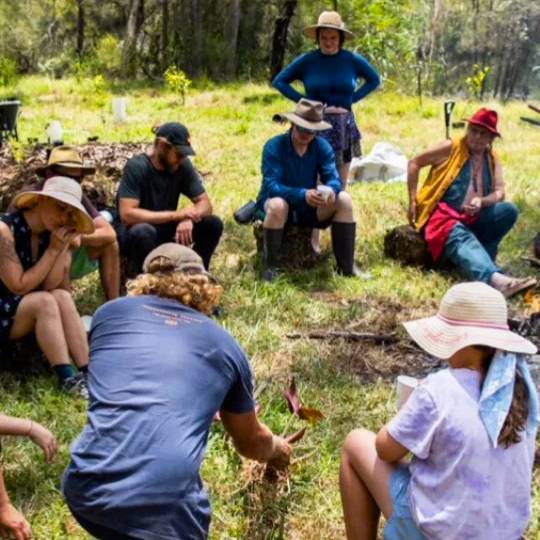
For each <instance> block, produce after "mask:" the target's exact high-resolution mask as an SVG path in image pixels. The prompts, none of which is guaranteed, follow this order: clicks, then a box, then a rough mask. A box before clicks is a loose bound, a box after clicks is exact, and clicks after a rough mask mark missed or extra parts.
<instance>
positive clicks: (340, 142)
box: [272, 11, 380, 187]
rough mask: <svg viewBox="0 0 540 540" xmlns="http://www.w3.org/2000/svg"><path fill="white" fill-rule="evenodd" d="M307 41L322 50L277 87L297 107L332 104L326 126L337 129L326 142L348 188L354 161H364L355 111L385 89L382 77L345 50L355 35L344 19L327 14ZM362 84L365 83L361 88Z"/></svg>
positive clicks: (299, 61) (288, 71)
mask: <svg viewBox="0 0 540 540" xmlns="http://www.w3.org/2000/svg"><path fill="white" fill-rule="evenodd" d="M304 35H305V36H307V37H309V38H313V39H315V40H316V41H317V44H318V46H319V47H318V49H315V50H313V51H310V52H308V53H305V54H302V55H301V56H299V57H298V58H296V59H295V60H294V61H293V62H292V63H291V64H289V65H288V66H287V67H286V68H285V69H284V70H283V71H281V72H280V73H279V74H278V75H277V76H276V78H275V79H274V81H273V83H272V84H273V86H274V87H275V88H277V89H278V90H279V91H280V92H281V93H282V94H283V95H284V96H285V97H288V98H289V99H292V100H293V101H299V100H300V99H301V98H303V97H305V98H308V99H311V100H315V101H321V102H323V103H325V104H326V109H325V115H324V120H325V121H326V122H329V123H330V124H332V128H331V129H329V130H328V131H323V132H322V133H321V136H322V137H324V138H325V139H326V140H327V141H328V142H329V143H330V144H331V145H332V148H333V149H334V152H335V154H336V165H337V167H338V171H339V175H340V177H341V181H342V183H343V186H344V187H345V185H346V184H347V176H348V174H349V165H350V163H351V160H352V158H353V156H360V155H361V150H360V131H359V130H358V127H357V125H356V121H355V119H354V114H353V112H352V106H353V104H354V103H356V102H358V101H360V100H361V99H363V98H365V97H366V96H367V95H368V94H370V93H371V92H373V90H375V89H376V88H377V87H378V86H379V84H380V78H379V74H378V73H377V72H376V71H375V69H374V68H373V67H372V66H371V65H370V64H369V62H368V61H367V60H366V59H365V58H364V57H363V56H361V55H359V54H357V53H354V52H352V51H349V50H346V49H343V43H344V42H345V40H346V39H347V38H349V37H352V36H353V33H352V32H350V31H349V30H346V29H345V25H344V24H343V21H342V20H341V17H340V15H339V13H337V12H335V11H323V12H322V13H321V15H320V16H319V21H318V23H317V24H316V25H313V26H308V27H307V28H305V29H304ZM359 80H362V81H363V83H362V84H361V85H360V86H358V81H359ZM293 81H301V82H302V83H303V85H304V89H305V95H302V94H301V93H300V92H297V91H296V90H295V89H294V88H293V87H292V86H291V83H292V82H293Z"/></svg>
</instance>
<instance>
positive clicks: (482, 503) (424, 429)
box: [340, 282, 539, 540]
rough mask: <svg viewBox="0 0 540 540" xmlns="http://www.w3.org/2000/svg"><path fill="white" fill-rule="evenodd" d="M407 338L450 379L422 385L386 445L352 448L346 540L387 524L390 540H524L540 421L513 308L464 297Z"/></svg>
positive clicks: (370, 442) (467, 290)
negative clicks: (512, 324) (442, 364)
mask: <svg viewBox="0 0 540 540" xmlns="http://www.w3.org/2000/svg"><path fill="white" fill-rule="evenodd" d="M405 328H406V330H407V332H408V333H409V335H410V336H411V337H412V339H413V340H414V341H416V343H417V344H418V345H419V346H420V347H421V348H423V349H424V350H425V351H426V352H428V353H429V354H431V355H433V356H435V357H437V358H441V359H445V360H447V361H448V365H449V367H448V368H446V369H443V370H441V371H439V372H437V373H434V374H432V375H430V376H428V377H427V378H426V379H425V380H424V381H422V382H421V383H420V384H419V385H418V386H417V387H416V388H415V389H414V391H413V392H412V394H411V395H410V397H409V398H408V400H407V401H406V402H405V404H404V406H403V407H402V409H401V410H400V411H399V412H398V414H397V415H396V416H395V417H394V418H393V419H392V420H391V421H390V422H389V423H388V424H387V425H386V426H385V427H383V428H382V429H381V430H380V431H379V433H378V434H377V435H375V434H374V433H371V432H369V431H367V430H360V429H359V430H355V431H353V432H351V433H350V434H349V435H348V437H347V439H346V440H345V443H344V445H343V451H342V463H341V471H340V488H341V497H342V502H343V508H344V515H345V524H346V528H347V536H348V538H350V539H352V538H355V539H356V538H365V539H368V538H373V539H375V538H376V535H377V523H378V520H379V515H380V513H381V512H382V513H383V514H384V515H385V517H386V519H387V524H386V527H385V532H384V538H385V540H426V539H429V540H465V539H475V540H509V539H518V538H520V537H521V535H522V534H523V532H524V531H525V529H526V527H527V523H528V521H529V517H530V500H531V474H532V466H533V462H534V452H535V439H536V430H537V426H538V420H539V416H538V414H539V411H538V395H537V392H536V388H535V385H534V383H533V381H532V378H531V374H530V372H529V368H528V366H527V357H528V355H531V354H534V353H535V352H536V346H535V345H533V344H532V343H531V342H530V341H528V340H526V339H525V338H523V337H521V336H519V335H518V334H515V333H513V332H511V331H510V330H509V328H508V325H507V308H506V301H505V299H504V296H503V295H502V294H501V293H500V292H499V291H497V290H495V289H493V288H492V287H490V286H489V285H486V284H485V283H481V282H473V283H461V284H459V285H455V286H454V287H452V288H451V289H450V290H449V291H448V292H447V293H446V294H445V296H444V298H443V299H442V302H441V305H440V307H439V311H438V313H437V314H436V315H435V316H434V317H428V318H425V319H420V320H417V321H411V322H408V323H405ZM409 453H411V454H412V459H411V461H410V463H406V462H404V461H402V460H403V458H405V456H406V455H407V454H409Z"/></svg>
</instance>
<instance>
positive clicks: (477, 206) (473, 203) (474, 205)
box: [463, 197, 482, 216]
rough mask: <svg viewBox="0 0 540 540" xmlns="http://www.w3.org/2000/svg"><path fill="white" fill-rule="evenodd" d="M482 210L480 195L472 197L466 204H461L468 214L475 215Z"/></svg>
mask: <svg viewBox="0 0 540 540" xmlns="http://www.w3.org/2000/svg"><path fill="white" fill-rule="evenodd" d="M480 210H482V197H473V198H472V199H471V200H470V202H469V203H468V204H465V205H463V211H464V212H465V213H466V214H467V215H468V216H475V215H476V214H478V212H480Z"/></svg>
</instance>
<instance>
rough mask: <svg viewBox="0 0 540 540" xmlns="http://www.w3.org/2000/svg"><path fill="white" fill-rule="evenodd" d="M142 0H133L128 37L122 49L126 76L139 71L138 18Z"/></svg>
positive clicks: (128, 24)
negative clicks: (137, 48) (137, 46)
mask: <svg viewBox="0 0 540 540" xmlns="http://www.w3.org/2000/svg"><path fill="white" fill-rule="evenodd" d="M141 2H142V0H131V5H130V8H129V15H128V21H127V26H126V37H125V38H124V46H123V49H122V70H123V73H124V76H125V77H132V76H134V75H135V73H136V71H137V50H136V45H137V19H138V17H139V10H140V8H141Z"/></svg>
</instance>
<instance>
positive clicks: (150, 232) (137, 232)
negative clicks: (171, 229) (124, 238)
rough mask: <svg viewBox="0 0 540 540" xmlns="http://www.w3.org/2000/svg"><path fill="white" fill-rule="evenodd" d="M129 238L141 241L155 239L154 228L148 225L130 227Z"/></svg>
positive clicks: (139, 224) (138, 224)
mask: <svg viewBox="0 0 540 540" xmlns="http://www.w3.org/2000/svg"><path fill="white" fill-rule="evenodd" d="M129 236H130V237H131V239H134V240H143V239H147V238H156V237H157V231H156V228H155V227H154V226H153V225H151V224H150V223H137V224H135V225H133V226H132V227H130V229H129Z"/></svg>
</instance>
